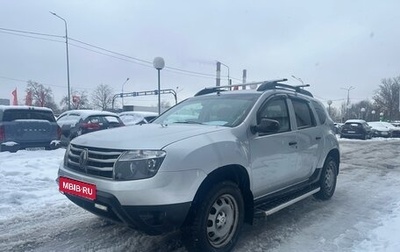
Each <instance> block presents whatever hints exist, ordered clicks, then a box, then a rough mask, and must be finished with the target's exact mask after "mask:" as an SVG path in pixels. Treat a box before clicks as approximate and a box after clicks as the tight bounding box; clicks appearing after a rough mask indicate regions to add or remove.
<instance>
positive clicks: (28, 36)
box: [0, 29, 64, 43]
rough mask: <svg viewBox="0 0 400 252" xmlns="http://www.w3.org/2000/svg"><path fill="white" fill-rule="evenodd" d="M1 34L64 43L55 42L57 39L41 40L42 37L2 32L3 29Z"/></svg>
mask: <svg viewBox="0 0 400 252" xmlns="http://www.w3.org/2000/svg"><path fill="white" fill-rule="evenodd" d="M0 32H1V33H6V34H10V35H14V36H19V37H25V38H34V39H40V40H46V41H52V42H58V43H64V42H62V41H59V40H55V39H48V38H40V37H35V36H30V35H23V34H17V33H13V32H7V31H2V30H1V29H0Z"/></svg>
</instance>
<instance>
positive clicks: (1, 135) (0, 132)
mask: <svg viewBox="0 0 400 252" xmlns="http://www.w3.org/2000/svg"><path fill="white" fill-rule="evenodd" d="M5 139H6V133H5V132H4V126H0V141H4V140H5Z"/></svg>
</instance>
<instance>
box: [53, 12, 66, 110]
mask: <svg viewBox="0 0 400 252" xmlns="http://www.w3.org/2000/svg"><path fill="white" fill-rule="evenodd" d="M50 13H51V14H53V15H54V16H56V17H58V18H59V19H61V20H62V21H64V24H65V46H66V53H67V83H68V97H67V98H68V110H70V109H71V88H70V83H69V53H68V27H67V21H66V20H65V19H64V18H62V17H60V16H59V15H57V14H56V13H54V12H51V11H50Z"/></svg>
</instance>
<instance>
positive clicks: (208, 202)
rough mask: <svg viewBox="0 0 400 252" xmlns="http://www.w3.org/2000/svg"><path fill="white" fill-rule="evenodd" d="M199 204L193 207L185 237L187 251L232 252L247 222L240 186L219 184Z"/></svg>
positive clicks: (227, 183) (230, 183)
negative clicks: (191, 217) (245, 220)
mask: <svg viewBox="0 0 400 252" xmlns="http://www.w3.org/2000/svg"><path fill="white" fill-rule="evenodd" d="M200 204H201V205H197V206H194V207H193V209H192V211H193V219H192V221H190V222H189V223H188V225H187V227H186V228H185V230H184V233H183V235H184V241H185V245H186V247H187V248H188V250H189V251H219V252H221V251H230V250H232V248H233V247H234V245H235V243H236V241H237V239H238V236H239V233H240V230H241V228H242V225H243V220H244V203H243V197H242V193H241V191H240V189H239V188H238V186H237V185H236V184H235V183H232V182H230V181H224V182H221V183H218V184H216V185H214V186H213V187H212V188H211V189H210V190H209V191H208V192H207V193H206V195H205V196H204V198H203V201H202V202H200Z"/></svg>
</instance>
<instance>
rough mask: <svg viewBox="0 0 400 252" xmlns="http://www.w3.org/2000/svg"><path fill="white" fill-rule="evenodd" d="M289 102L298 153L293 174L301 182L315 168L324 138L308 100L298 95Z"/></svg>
mask: <svg viewBox="0 0 400 252" xmlns="http://www.w3.org/2000/svg"><path fill="white" fill-rule="evenodd" d="M290 103H291V105H292V106H293V112H294V117H295V127H296V130H295V132H296V134H297V152H298V154H299V158H298V160H297V164H296V167H297V168H296V172H295V176H296V178H297V179H298V181H297V182H301V181H303V180H306V179H308V178H309V177H310V176H311V175H312V173H313V172H314V171H315V169H316V168H317V164H318V160H319V158H320V150H322V146H323V145H322V141H324V139H322V130H321V128H320V127H318V125H317V121H316V120H317V119H316V117H315V115H314V112H313V111H312V108H311V105H310V102H309V101H308V100H306V99H302V98H300V97H291V99H290Z"/></svg>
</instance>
